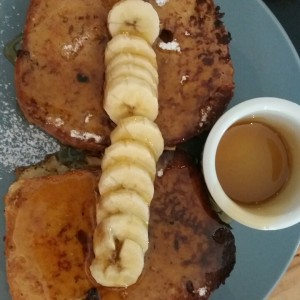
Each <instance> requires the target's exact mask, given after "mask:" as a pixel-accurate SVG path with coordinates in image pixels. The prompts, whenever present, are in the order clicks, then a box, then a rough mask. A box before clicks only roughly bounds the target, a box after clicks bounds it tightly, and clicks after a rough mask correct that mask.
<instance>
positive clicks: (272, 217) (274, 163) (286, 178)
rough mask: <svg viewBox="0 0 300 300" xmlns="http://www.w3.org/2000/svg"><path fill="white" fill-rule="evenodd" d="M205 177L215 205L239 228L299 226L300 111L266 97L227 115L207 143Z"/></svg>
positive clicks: (242, 104)
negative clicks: (243, 226) (238, 224)
mask: <svg viewBox="0 0 300 300" xmlns="http://www.w3.org/2000/svg"><path fill="white" fill-rule="evenodd" d="M203 173H204V178H205V181H206V184H207V187H208V190H209V192H210V194H211V197H212V199H213V200H214V202H215V203H216V204H217V206H218V207H219V208H220V209H221V210H222V211H223V212H224V213H225V214H226V215H227V216H229V217H230V218H231V219H233V220H235V221H237V222H239V223H240V224H243V225H245V226H248V227H251V228H254V229H260V230H277V229H283V228H286V227H290V226H292V225H295V224H297V223H298V222H300V106H299V105H298V104H296V103H294V102H291V101H288V100H285V99H280V98H274V97H261V98H255V99H250V100H246V101H244V102H241V103H240V104H238V105H236V106H234V107H232V108H231V109H229V110H228V111H226V112H225V113H224V114H223V115H222V116H221V118H220V119H219V120H218V121H217V122H216V124H215V125H214V126H213V128H212V129H211V131H210V133H209V135H208V138H207V140H206V143H205V146H204V151H203Z"/></svg>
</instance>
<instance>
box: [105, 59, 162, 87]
mask: <svg viewBox="0 0 300 300" xmlns="http://www.w3.org/2000/svg"><path fill="white" fill-rule="evenodd" d="M122 65H135V66H139V67H141V68H144V69H146V70H147V71H148V72H150V73H151V75H152V77H153V78H154V82H155V83H156V84H158V71H157V68H155V67H154V66H153V65H152V64H151V63H150V62H149V60H148V59H147V58H146V57H144V56H141V55H136V54H130V53H120V54H118V55H117V56H116V57H114V59H112V60H111V61H110V63H109V64H108V65H107V66H106V74H109V73H111V72H113V71H112V70H114V69H118V68H119V67H121V66H122Z"/></svg>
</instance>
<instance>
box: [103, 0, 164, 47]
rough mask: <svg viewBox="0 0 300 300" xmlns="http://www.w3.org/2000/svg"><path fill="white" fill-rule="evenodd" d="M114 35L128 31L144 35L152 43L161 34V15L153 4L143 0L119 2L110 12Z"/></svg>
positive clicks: (109, 23)
mask: <svg viewBox="0 0 300 300" xmlns="http://www.w3.org/2000/svg"><path fill="white" fill-rule="evenodd" d="M108 29H109V32H110V34H111V35H112V36H115V35H117V34H119V33H124V32H128V33H130V34H134V35H138V36H142V37H143V38H145V39H146V40H147V41H148V42H149V43H150V44H152V43H153V42H154V41H155V40H156V38H157V37H158V35H159V17H158V14H157V12H156V11H155V9H154V8H153V6H152V5H151V4H150V3H148V2H145V1H142V0H123V1H119V2H117V3H116V4H115V5H114V6H113V8H112V9H111V10H110V12H109V14H108Z"/></svg>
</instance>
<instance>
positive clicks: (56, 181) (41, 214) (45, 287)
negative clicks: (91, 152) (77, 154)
mask: <svg viewBox="0 0 300 300" xmlns="http://www.w3.org/2000/svg"><path fill="white" fill-rule="evenodd" d="M96 188H97V175H96V174H94V173H91V172H89V171H84V170H80V171H79V170H78V171H74V172H72V171H71V172H68V173H65V174H62V175H53V176H43V177H34V178H30V179H20V180H19V181H17V182H16V183H14V184H13V185H12V186H11V187H10V189H9V192H8V194H7V196H6V198H5V217H6V224H7V225H6V226H7V229H6V239H5V243H6V250H5V254H6V259H7V260H6V267H7V279H8V283H9V287H10V293H11V296H12V299H13V300H29V299H30V300H42V299H53V300H54V299H61V300H71V299H74V300H75V299H84V298H85V297H86V295H87V294H88V293H89V290H90V289H91V288H92V284H91V282H90V281H89V280H88V278H87V276H86V269H87V268H88V265H87V264H86V262H87V259H88V256H89V254H91V251H92V249H91V241H92V236H93V229H94V226H95V225H94V222H95V220H94V214H95V202H96V197H97V193H96Z"/></svg>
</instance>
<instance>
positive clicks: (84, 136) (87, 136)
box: [70, 129, 102, 143]
mask: <svg viewBox="0 0 300 300" xmlns="http://www.w3.org/2000/svg"><path fill="white" fill-rule="evenodd" d="M70 135H71V137H73V138H76V139H79V140H84V141H87V140H91V139H93V140H95V142H96V143H100V142H101V141H102V137H101V136H100V135H97V134H94V133H90V132H80V131H78V130H75V129H74V130H71V132H70Z"/></svg>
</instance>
